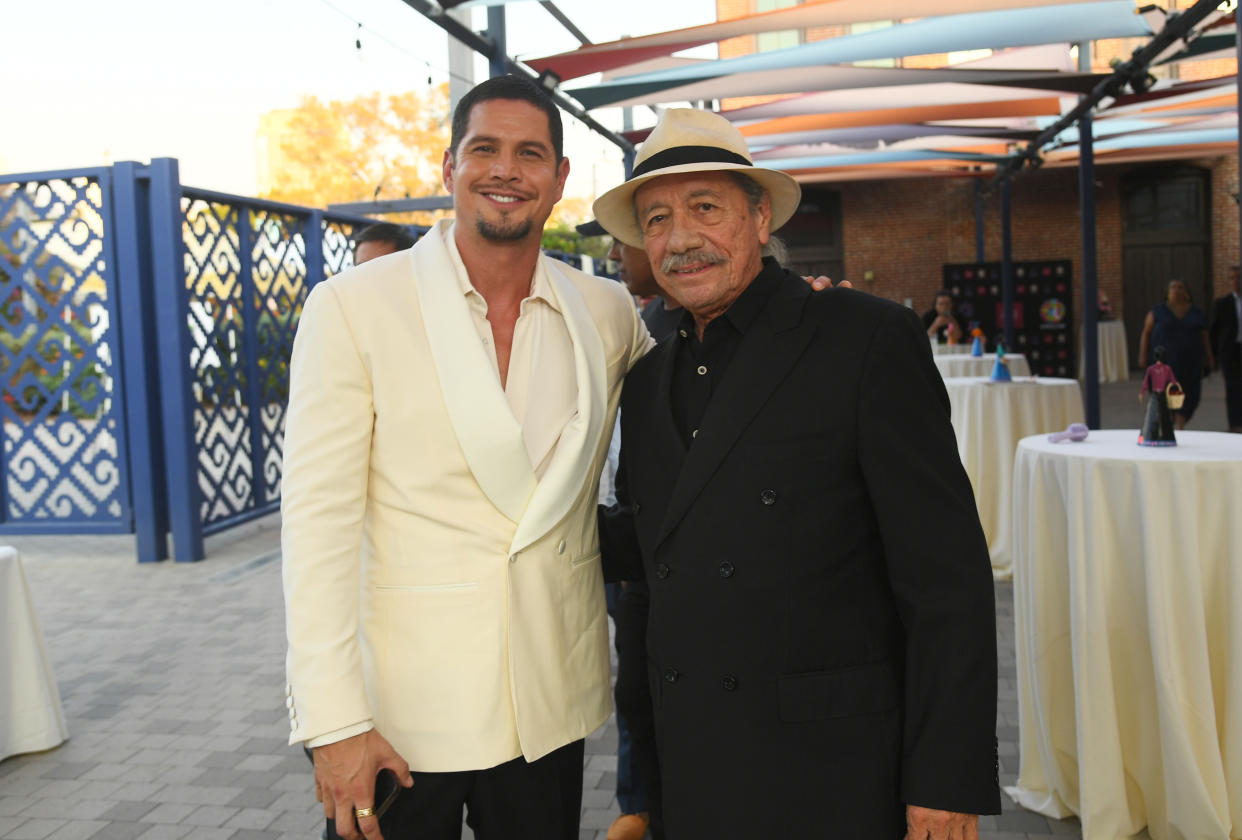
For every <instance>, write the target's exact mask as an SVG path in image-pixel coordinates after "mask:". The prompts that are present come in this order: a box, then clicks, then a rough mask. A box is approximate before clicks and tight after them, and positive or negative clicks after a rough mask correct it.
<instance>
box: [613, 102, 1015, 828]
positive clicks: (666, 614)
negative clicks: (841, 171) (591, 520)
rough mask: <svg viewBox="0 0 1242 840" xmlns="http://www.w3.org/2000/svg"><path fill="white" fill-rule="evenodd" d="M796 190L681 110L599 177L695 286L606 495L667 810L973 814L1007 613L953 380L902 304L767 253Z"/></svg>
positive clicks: (845, 819)
mask: <svg viewBox="0 0 1242 840" xmlns="http://www.w3.org/2000/svg"><path fill="white" fill-rule="evenodd" d="M799 195H800V191H799V188H798V186H797V184H796V182H794V181H793V179H792V178H789V177H788V176H787V175H784V174H783V173H779V172H776V171H773V170H765V169H759V168H757V167H754V166H753V165H752V164H751V162H750V156H749V151H748V149H747V147H746V144H745V141H744V140H743V139H742V137H741V135H740V133H739V132H738V131H737V130H736V129H735V128H733V127H732V126H731V125H730V124H729V123H728V122H727V121H726V120H724V119H723V118H721V117H719V116H717V115H713V114H710V113H707V112H702V111H695V110H690V109H678V110H670V111H667V112H665V114H664V116H663V117H662V118H661V121H660V123H659V124H658V125H657V126H656V128H655V130H654V131H653V132H652V134H651V136H650V137H649V139H648V140H647V142H646V143H645V144H644V145H643V147H642V149H641V150H640V152H639V155H638V159H637V165H636V167H635V169H634V175H633V176H632V177H631V178H630V180H629V181H627V182H626V183H625V184H624V185H622V186H621V187H618V188H617V189H615V190H612V191H610V192H609V193H607V194H605V195H604V196H602V197H601V198H600V199H599V200H598V201H597V202H596V203H595V215H596V218H597V219H598V220H599V221H600V222H601V223H602V224H603V225H604V226H605V227H606V228H607V229H608V230H609V232H610V233H612V234H613V235H614V236H615V237H617V238H618V239H620V240H621V241H622V242H625V243H627V244H630V245H642V246H643V247H644V248H645V250H646V252H647V254H648V256H649V257H650V258H651V263H652V266H653V268H654V269H655V272H656V277H657V279H658V280H659V282H660V284H661V286H662V287H663V288H664V289H665V291H666V292H668V293H669V294H670V295H671V296H672V297H673V298H675V299H676V300H678V301H679V302H680V303H681V304H682V305H683V306H684V307H685V309H686V314H685V315H684V317H683V319H682V321H681V324H680V326H679V328H678V333H677V334H676V335H675V336H674V337H673V338H672V340H670V341H667V342H665V343H663V344H661V345H659V346H658V347H657V348H656V349H655V350H653V351H652V352H651V353H649V354H648V355H647V356H646V357H645V358H644V359H643V360H641V361H640V362H639V363H638V364H637V365H635V367H634V368H633V369H632V370H631V372H630V374H629V376H628V378H627V380H626V383H625V390H624V393H623V397H622V405H623V408H622V412H621V418H622V421H621V422H622V454H621V471H620V474H619V475H618V496H619V498H620V505H619V507H618V508H615V509H614V510H613V511H612V512H610V514H609V515H607V516H605V517H604V518H603V528H604V535H603V546H604V550H605V552H606V556H605V564H606V567H607V568H608V569H609V574H611V575H613V576H616V577H620V578H631V579H632V578H634V577H637V576H643V575H645V577H646V579H647V581H648V585H649V587H650V599H651V600H650V610H651V614H650V619H649V625H648V634H649V641H648V652H649V656H650V662H649V674H650V679H651V685H652V694H653V700H654V704H655V715H656V731H657V739H658V744H659V750H660V762H661V769H662V781H663V793H664V796H663V799H664V816H665V827H666V830H667V832H668V836H669V837H670V838H673V840H683V838H690V840H694V838H708V837H711V838H717V837H720V838H751V837H780V838H786V837H790V838H792V837H799V838H801V837H850V838H867V839H868V840H870V838H891V840H896V838H899V837H902V836H903V835H904V836H905V837H908V838H911V840H916V838H917V840H926V838H933V840H948V838H952V839H953V840H959V838H975V837H977V836H978V829H977V817H976V816H974V815H977V814H980V813H998V812H999V810H1000V808H999V791H998V786H997V777H996V774H997V768H996V753H995V749H996V747H995V715H996V638H995V614H994V605H993V594H992V582H991V574H990V563H989V560H988V552H987V547H986V544H985V542H984V539H983V534H982V530H981V529H980V526H979V522H978V516H977V514H976V512H975V506H974V498H973V494H972V491H971V488H970V484H969V481H968V479H967V478H966V475H965V472H964V471H963V469H962V466H961V463H960V461H959V459H958V455H957V447H956V443H955V440H954V436H953V430H952V427H951V425H950V423H949V409H948V399H947V396H946V393H945V390H944V386H943V383H942V380H941V377H940V375H939V374H938V373H937V371H936V368H935V367H934V365H933V364H932V361H931V355H930V348H929V347H928V344H927V339H926V337H925V332H924V330H923V328H922V327H921V325H920V322H919V319H918V317H917V316H915V315H914V314H913V313H912V312H910V311H908V310H906V309H904V308H903V307H900V306H898V305H896V304H893V303H891V302H888V301H884V300H881V299H879V298H876V297H872V296H870V295H864V294H859V293H856V292H844V291H824V292H815V291H813V290H812V289H811V288H810V287H809V286H808V285H807V284H806V283H804V282H803V281H802V280H801V279H800V278H799V277H798V276H797V275H795V274H793V273H791V272H788V271H785V270H784V269H782V268H781V267H780V266H779V264H777V263H776V261H775V260H772V259H770V258H769V259H766V260H765V259H763V258H762V257H761V250H762V247H763V245H764V244H765V243H766V242H767V241H768V239H769V237H770V234H771V232H772V231H773V230H774V229H776V228H778V227H779V226H780V225H782V224H783V223H784V222H786V221H787V220H788V219H789V218H790V216H792V215H793V213H794V211H795V210H796V209H797V206H798V202H799ZM929 537H930V538H929Z"/></svg>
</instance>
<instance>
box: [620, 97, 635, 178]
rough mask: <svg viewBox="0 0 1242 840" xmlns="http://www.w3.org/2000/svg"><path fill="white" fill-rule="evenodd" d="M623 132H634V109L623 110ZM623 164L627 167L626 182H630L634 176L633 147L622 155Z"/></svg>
mask: <svg viewBox="0 0 1242 840" xmlns="http://www.w3.org/2000/svg"><path fill="white" fill-rule="evenodd" d="M621 130H622V131H623V132H629V131H633V130H634V109H633V108H622V109H621ZM621 162H622V164H623V165H624V166H625V180H627V181H628V180H629V179H630V176H631V175H633V174H634V147H633V146H631V147H630V148H628V149H626V150H624V151H623V152H622V153H621Z"/></svg>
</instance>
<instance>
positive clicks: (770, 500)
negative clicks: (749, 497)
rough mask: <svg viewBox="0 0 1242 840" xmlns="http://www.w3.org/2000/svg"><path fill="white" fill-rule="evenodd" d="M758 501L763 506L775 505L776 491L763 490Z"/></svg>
mask: <svg viewBox="0 0 1242 840" xmlns="http://www.w3.org/2000/svg"><path fill="white" fill-rule="evenodd" d="M759 501H761V502H763V503H764V504H765V505H774V504H776V491H775V490H764V491H763V492H761V493H760V494H759Z"/></svg>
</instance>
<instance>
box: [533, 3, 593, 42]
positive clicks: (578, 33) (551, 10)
mask: <svg viewBox="0 0 1242 840" xmlns="http://www.w3.org/2000/svg"><path fill="white" fill-rule="evenodd" d="M539 5H540V6H543V7H544V8H545V9H547V10H548V14H550V15H552V17H554V18H556V20H557V22H558V23H560V25H561V26H563V27H565V28H566V29H567V30H569V34H570V35H573V36H574V37H575V38H577V39H578V42H579V43H580V44H582V46H584V47H588V46H590V45H591V39H590V38H588V37H587V36H586V35H583V34H582V30H581V29H579V28H578V27H576V26H574V22H573V21H572V20H570V19H569V18H568V17H566V16H565V13H564V12H562V11H561V10H560V9H558V8H557V7H556V4H555V3H553V2H552V0H539Z"/></svg>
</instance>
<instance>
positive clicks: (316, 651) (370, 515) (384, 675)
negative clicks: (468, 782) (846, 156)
mask: <svg viewBox="0 0 1242 840" xmlns="http://www.w3.org/2000/svg"><path fill="white" fill-rule="evenodd" d="M448 224H450V223H448V222H441V223H440V225H441V227H438V229H436V230H433V231H431V232H430V233H429V234H427V235H426V236H424V237H423V238H422V240H420V241H419V243H418V244H417V245H415V246H414V248H413V249H411V250H410V251H405V252H400V253H398V254H394V255H391V256H388V257H383V258H380V259H377V260H373V261H370V262H367V263H365V264H363V265H361V266H358V267H356V268H354V269H351V270H350V271H347V272H344V273H342V274H340V275H338V276H336V277H333V278H332V279H331V280H329V281H327V282H325V283H321V284H319V285H318V286H317V287H316V288H315V289H314V290H313V291H312V292H311V294H310V296H309V298H308V299H307V302H306V306H305V308H304V311H303V314H302V318H301V322H300V324H299V326H298V332H297V337H296V340H295V342H294V347H293V359H292V363H291V376H290V395H289V410H288V416H287V421H286V430H285V448H284V455H285V464H284V477H283V488H282V502H281V512H282V516H283V531H282V550H283V555H284V561H283V562H284V589H285V604H286V622H287V631H288V638H289V652H288V661H287V668H288V679H289V697H288V705H289V712H290V719H291V722H292V728H293V731H292V735H291V738H290V742H291V743H293V742H298V741H305V740H309V739H312V738H315V737H318V736H320V735H324V734H326V733H330V732H333V731H335V730H338V729H342V728H345V727H348V726H350V725H353V724H356V723H359V722H363V721H367V720H370V721H373V722H374V725H375V728H376V729H377V730H378V731H379V733H380V734H381V735H383V736H384V737H385V738H387V739H388V740H389V741H390V742H391V743H392V745H393V747H394V748H395V749H396V750H397V751H398V752H399V753H400V754H401V755H402V757H404V758H405V759H406V760H407V761H408V762H409V763H410V767H411V768H412V769H414V770H419V771H454V770H469V769H481V768H486V767H492V766H495V765H496V764H500V763H502V762H504V761H508V760H510V759H512V758H515V757H517V756H518V755H523V756H525V757H526V758H527V760H534V759H536V758H539V757H540V756H542V755H545V754H547V753H548V752H551V751H552V750H554V749H556V748H558V747H561V746H563V745H565V744H567V743H569V742H571V741H574V740H576V739H578V738H582V737H584V736H585V735H587V734H589V733H590V732H592V731H593V730H595V729H596V728H598V727H599V726H600V725H601V724H602V723H603V722H604V720H605V719H606V718H607V716H608V714H609V710H610V701H609V665H608V629H607V618H606V615H605V610H604V595H603V578H602V573H601V569H600V562H599V548H598V539H597V534H596V516H595V510H596V493H597V485H598V482H599V475H600V469H601V466H602V463H603V460H604V458H605V455H606V451H607V448H608V441H609V436H610V435H611V433H612V428H613V422H614V418H615V416H616V412H617V403H618V400H619V397H620V391H621V379H622V377H623V376H624V374H625V372H626V371H627V370H628V369H629V367H630V366H631V365H632V364H633V363H634V362H635V361H637V360H638V359H639V358H640V357H641V356H642V355H643V354H644V353H646V351H647V350H648V349H649V348H650V346H651V339H650V336H649V335H648V334H647V331H646V328H645V327H644V326H643V325H642V322H641V320H640V319H639V317H638V314H637V312H636V310H635V307H634V305H633V302H632V301H631V299H630V297H629V295H628V294H627V293H626V291H625V289H624V288H623V287H622V286H620V285H619V284H616V283H612V282H609V281H606V280H601V279H599V278H596V277H592V276H590V275H587V274H584V273H582V272H580V271H577V270H575V269H572V268H570V267H568V266H566V265H564V264H562V263H559V262H556V261H554V260H551V259H549V258H547V257H544V258H542V259H541V260H540V263H539V266H538V268H537V269H536V270H537V271H544V272H546V275H547V277H548V280H549V281H550V285H551V288H552V289H553V291H554V293H555V295H556V298H557V304H558V306H559V309H560V311H561V313H562V314H563V316H564V318H565V321H566V324H567V326H568V329H569V334H570V337H571V339H572V341H573V348H574V362H575V370H576V375H577V386H578V405H577V413H576V415H574V416H573V417H572V418H571V420H570V421H569V423H568V424H567V425H566V426H565V427H564V429H563V431H562V433H561V437H560V440H559V442H558V444H557V446H556V450H555V453H554V454H553V455H552V458H551V461H550V462H549V464H548V467H547V469H546V472H545V473H544V476H543V479H542V480H540V481H536V480H535V476H534V471H533V469H532V467H531V464H530V459H529V457H528V455H527V454H526V449H525V447H524V444H523V441H522V434H521V428H520V426H519V425H518V423H517V421H516V420H515V419H514V418H513V414H512V412H511V411H510V410H509V406H508V403H507V401H506V399H505V394H504V391H503V389H502V388H501V386H500V382H499V380H498V379H497V377H496V374H495V372H494V371H493V370H492V368H491V366H490V363H489V361H488V359H487V357H486V356H485V355H484V353H485V350H484V348H483V347H482V344H481V342H480V341H479V338H478V334H477V333H476V331H475V329H474V327H473V325H472V324H471V322H470V320H469V317H470V316H469V313H468V311H467V308H466V307H467V305H466V302H465V300H464V297H463V295H462V294H461V291H460V287H459V285H458V283H457V281H456V279H455V276H454V273H453V272H454V268H453V265H452V263H451V261H450V255H449V251H448V248H447V246H446V244H445V242H444V240H443V238H442V234H443V233H445V230H444V228H443V227H442V226H446V225H448ZM449 235H451V232H450V233H449Z"/></svg>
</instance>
